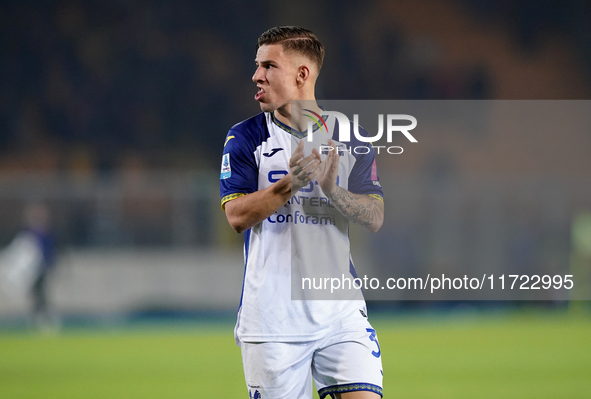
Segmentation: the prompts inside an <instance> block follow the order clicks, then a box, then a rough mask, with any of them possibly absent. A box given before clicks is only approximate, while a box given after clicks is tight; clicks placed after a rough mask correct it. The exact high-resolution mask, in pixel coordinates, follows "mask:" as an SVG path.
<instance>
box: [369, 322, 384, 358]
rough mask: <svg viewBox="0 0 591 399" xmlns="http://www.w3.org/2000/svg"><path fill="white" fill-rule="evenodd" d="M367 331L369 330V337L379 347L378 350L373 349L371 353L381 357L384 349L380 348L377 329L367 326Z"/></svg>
mask: <svg viewBox="0 0 591 399" xmlns="http://www.w3.org/2000/svg"><path fill="white" fill-rule="evenodd" d="M365 331H367V332H368V333H369V339H370V340H371V341H373V342H375V343H376V346H377V347H378V351H377V352H376V351H371V354H372V355H374V356H375V357H380V355H381V354H382V350H381V349H380V344H379V343H378V337H377V336H376V330H374V329H373V328H366V329H365Z"/></svg>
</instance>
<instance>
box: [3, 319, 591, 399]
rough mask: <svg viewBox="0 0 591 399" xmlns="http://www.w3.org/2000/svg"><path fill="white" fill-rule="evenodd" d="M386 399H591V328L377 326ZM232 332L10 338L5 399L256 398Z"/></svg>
mask: <svg viewBox="0 0 591 399" xmlns="http://www.w3.org/2000/svg"><path fill="white" fill-rule="evenodd" d="M372 323H373V324H374V327H375V328H376V330H377V331H378V337H379V341H380V345H381V349H382V356H383V362H384V393H385V397H386V398H421V399H429V398H433V399H445V398H454V399H457V398H470V399H475V398H504V399H511V398H515V399H517V398H519V399H525V398H536V399H543V398H553V399H554V398H560V399H566V398H573V399H574V398H581V399H583V398H586V399H587V398H591V318H589V317H569V316H567V315H566V314H556V313H552V314H549V315H543V314H539V313H535V314H531V313H526V314H512V315H488V316H482V315H480V316H462V317H449V316H447V317H435V316H421V317H403V318H400V317H398V318H384V317H376V318H375V320H372ZM247 397H248V393H247V391H246V388H245V384H244V377H243V375H242V363H241V359H240V350H239V348H238V347H236V346H235V345H234V342H233V338H232V326H231V325H230V324H223V325H217V326H215V325H207V326H205V327H204V326H202V325H194V326H191V325H190V326H184V327H178V326H176V327H175V326H174V325H170V326H156V327H149V328H148V327H142V328H139V327H134V328H127V329H111V330H106V331H101V330H88V329H80V330H72V329H68V330H66V331H65V332H63V333H62V334H60V335H57V336H42V335H35V334H29V333H14V332H11V333H6V332H5V333H2V332H0V398H2V399H4V398H7V399H8V398H10V399H19V398H45V399H50V398H60V399H68V398H76V399H78V398H85V399H91V398H97V399H98V398H101V399H104V398H109V399H116V398H126V399H127V398H142V399H150V398H222V399H225V398H247Z"/></svg>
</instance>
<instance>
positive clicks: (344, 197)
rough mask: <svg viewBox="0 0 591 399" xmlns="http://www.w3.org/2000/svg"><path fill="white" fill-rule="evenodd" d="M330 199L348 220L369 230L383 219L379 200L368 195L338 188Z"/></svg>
mask: <svg viewBox="0 0 591 399" xmlns="http://www.w3.org/2000/svg"><path fill="white" fill-rule="evenodd" d="M328 199H329V200H330V203H331V204H332V205H333V206H334V207H335V208H337V209H338V210H339V211H340V212H341V213H342V214H343V215H344V216H345V217H346V218H347V219H349V220H350V221H352V222H353V223H356V224H358V225H360V226H363V227H365V228H367V229H370V230H371V228H372V226H374V225H375V224H377V223H379V220H380V219H381V217H382V211H381V209H380V207H379V206H378V203H377V201H379V200H377V199H374V198H371V197H369V196H367V195H362V194H354V193H351V192H350V191H348V190H345V189H343V188H341V187H338V186H337V188H336V190H335V191H334V193H332V195H330V196H328Z"/></svg>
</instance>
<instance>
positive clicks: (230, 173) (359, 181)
mask: <svg viewBox="0 0 591 399" xmlns="http://www.w3.org/2000/svg"><path fill="white" fill-rule="evenodd" d="M325 126H326V129H327V131H326V130H325V132H324V134H325V135H326V137H325V138H326V139H328V138H333V140H334V141H335V143H336V145H337V147H338V150H339V154H340V157H339V174H338V179H337V185H339V186H340V187H342V188H344V189H347V190H349V191H351V192H352V193H356V194H364V195H370V196H372V197H374V198H377V199H379V200H383V199H382V198H383V192H382V189H381V186H380V183H379V177H378V175H377V171H376V163H375V153H374V150H373V147H372V146H371V144H368V143H362V142H360V141H357V140H356V139H353V140H352V141H351V142H348V143H340V142H338V141H337V140H336V139H337V138H338V123H337V122H336V121H335V119H334V118H333V117H328V118H327V119H326V125H325ZM321 139H322V138H321ZM300 140H303V141H304V143H305V146H304V155H305V156H307V155H309V154H310V152H311V148H312V144H310V145H308V144H307V140H305V135H303V134H301V133H299V132H297V131H296V130H293V129H291V128H290V127H288V126H286V125H285V124H283V123H281V122H280V121H278V120H277V119H275V118H274V116H273V114H272V113H260V114H258V115H256V116H254V117H252V118H250V119H247V120H245V121H243V122H241V123H238V124H237V125H235V126H233V127H232V128H231V129H230V131H229V132H228V135H227V136H226V140H225V143H224V150H223V155H222V166H221V172H220V195H221V203H222V208H224V207H225V205H226V203H227V202H228V201H231V200H233V199H236V198H239V197H241V196H243V195H247V194H250V193H254V192H255V191H258V190H262V189H265V188H267V187H269V186H271V185H272V184H273V183H275V182H276V181H278V180H279V179H281V178H282V177H283V176H285V175H287V174H288V173H289V160H290V157H291V149H292V148H295V147H296V146H297V144H298V142H299V141H300ZM353 147H354V148H356V151H351V148H353ZM323 159H324V155H323ZM292 195H293V196H292V198H291V199H290V200H289V201H288V202H287V203H286V204H285V205H284V206H282V207H281V208H279V209H278V210H277V211H276V212H275V213H274V214H273V215H271V216H270V217H268V218H267V219H265V220H263V221H262V222H260V223H258V224H257V225H255V226H253V227H252V228H251V229H249V230H247V231H246V232H245V233H244V239H245V243H244V262H245V269H244V280H243V286H242V295H241V299H240V308H239V311H238V321H237V323H236V328H235V337H236V342H237V343H238V344H239V343H240V342H243V341H244V342H269V341H282V342H294V341H307V340H315V339H319V338H322V337H323V336H324V335H325V334H326V333H327V332H328V331H329V330H330V328H331V327H332V326H334V324H335V323H337V322H339V320H343V319H346V318H349V317H365V311H366V310H365V302H364V300H363V297H362V296H361V295H359V298H358V299H352V300H294V299H292V295H291V292H292V284H293V281H294V280H292V277H293V276H292V271H293V265H294V264H296V263H297V264H299V265H301V266H302V267H310V268H314V267H316V266H317V265H323V267H325V266H326V265H328V267H326V270H328V272H329V273H331V274H332V275H335V276H337V277H341V275H343V276H347V277H350V278H354V277H357V275H356V272H355V268H354V266H353V262H352V260H351V256H350V248H349V231H348V223H349V222H348V220H347V219H346V218H345V217H344V216H343V215H342V214H341V213H340V212H339V211H338V210H337V209H336V208H334V207H333V206H332V205H331V204H330V201H329V200H328V199H327V198H326V196H325V195H324V193H323V192H322V190H321V188H320V187H319V185H318V183H317V182H316V181H312V182H311V183H310V184H309V186H307V187H304V188H302V189H301V190H300V191H299V192H297V193H293V194H292ZM296 231H297V232H298V233H297V237H296ZM334 254H338V256H335V255H334ZM296 283H297V282H296Z"/></svg>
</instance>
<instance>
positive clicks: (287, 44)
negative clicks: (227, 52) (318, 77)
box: [257, 26, 324, 71]
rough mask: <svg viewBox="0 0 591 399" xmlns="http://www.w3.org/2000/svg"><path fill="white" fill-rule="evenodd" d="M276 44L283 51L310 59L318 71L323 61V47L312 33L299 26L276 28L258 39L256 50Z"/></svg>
mask: <svg viewBox="0 0 591 399" xmlns="http://www.w3.org/2000/svg"><path fill="white" fill-rule="evenodd" d="M277 43H280V44H281V45H282V46H283V50H285V51H289V50H293V51H295V52H297V53H300V54H302V55H305V56H306V57H308V58H310V59H311V60H312V61H314V62H315V63H316V66H317V67H318V70H319V71H320V68H321V67H322V62H323V61H324V46H323V45H322V43H320V42H319V41H318V38H317V37H316V35H315V34H314V33H312V31H310V30H308V29H305V28H300V27H299V26H276V27H274V28H271V29H269V30H268V31H266V32H265V33H263V34H262V35H261V37H259V40H258V41H257V49H258V48H259V47H261V46H262V45H264V44H277Z"/></svg>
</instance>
